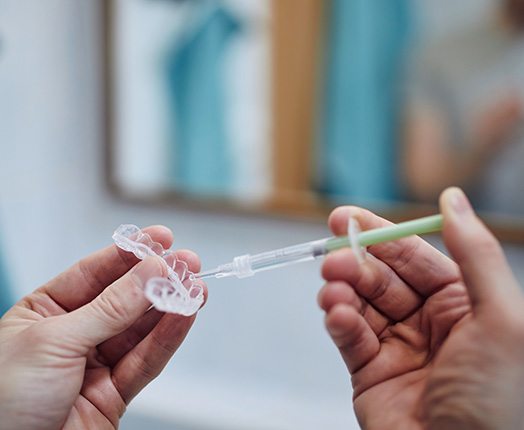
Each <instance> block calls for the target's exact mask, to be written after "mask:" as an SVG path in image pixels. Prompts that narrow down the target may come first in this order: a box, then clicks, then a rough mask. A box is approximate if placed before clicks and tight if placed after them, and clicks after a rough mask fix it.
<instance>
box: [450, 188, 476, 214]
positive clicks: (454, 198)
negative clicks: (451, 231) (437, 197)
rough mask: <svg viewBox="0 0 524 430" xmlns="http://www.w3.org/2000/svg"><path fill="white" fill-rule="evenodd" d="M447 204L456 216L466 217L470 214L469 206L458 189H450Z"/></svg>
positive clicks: (464, 196) (466, 199)
mask: <svg viewBox="0 0 524 430" xmlns="http://www.w3.org/2000/svg"><path fill="white" fill-rule="evenodd" d="M448 202H449V204H450V207H451V209H452V210H453V212H454V213H455V214H457V215H466V214H468V213H470V212H472V208H471V204H470V203H469V200H468V198H467V197H466V195H465V194H464V192H463V191H462V190H461V189H460V188H451V189H450V190H449V191H448Z"/></svg>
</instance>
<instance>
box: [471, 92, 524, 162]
mask: <svg viewBox="0 0 524 430" xmlns="http://www.w3.org/2000/svg"><path fill="white" fill-rule="evenodd" d="M521 121H522V105H521V102H520V100H519V99H518V98H517V97H515V96H509V97H506V98H503V99H501V100H499V101H497V102H496V103H493V104H492V105H491V106H489V107H488V108H487V109H486V110H484V111H483V112H482V113H481V114H480V115H479V116H478V117H477V118H476V120H475V122H474V123H473V129H472V131H471V133H472V136H471V141H472V145H473V151H474V154H478V155H479V156H481V157H489V156H491V155H492V154H493V152H494V151H496V150H497V149H499V148H500V147H501V146H502V145H504V144H505V143H506V142H507V141H508V137H509V136H510V135H511V133H512V132H513V131H514V130H515V127H516V126H517V124H518V123H519V122H521Z"/></svg>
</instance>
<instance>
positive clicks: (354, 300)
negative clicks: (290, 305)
mask: <svg viewBox="0 0 524 430" xmlns="http://www.w3.org/2000/svg"><path fill="white" fill-rule="evenodd" d="M317 299H318V304H319V306H320V307H321V308H322V309H323V310H324V311H325V312H327V313H329V311H330V310H331V309H332V308H333V307H334V306H336V305H337V304H339V303H342V304H346V305H349V306H352V307H353V308H355V310H356V311H357V312H358V313H360V314H361V315H362V316H363V317H364V319H365V320H366V322H367V323H368V324H369V326H370V327H371V330H373V332H374V333H375V334H376V335H377V336H378V335H379V334H380V333H382V332H383V331H384V329H385V328H386V327H387V326H388V325H389V324H390V321H389V320H388V319H387V318H386V317H384V315H382V314H381V313H380V312H378V311H377V310H376V309H375V308H374V307H373V306H371V305H370V304H369V303H368V302H367V301H366V300H365V299H363V298H361V297H359V296H358V295H357V293H356V292H355V290H354V289H353V288H352V287H351V286H350V285H348V284H346V283H345V282H343V281H334V282H328V283H327V284H326V285H324V287H322V289H321V290H320V292H319V294H318V298H317Z"/></svg>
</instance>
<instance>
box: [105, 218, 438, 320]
mask: <svg viewBox="0 0 524 430" xmlns="http://www.w3.org/2000/svg"><path fill="white" fill-rule="evenodd" d="M441 229H442V215H440V214H439V215H432V216H428V217H425V218H419V219H415V220H412V221H406V222H403V223H400V224H393V225H391V226H387V227H382V228H377V229H373V230H368V231H362V232H361V231H360V229H359V226H358V223H357V222H356V220H355V219H354V218H350V219H349V222H348V235H347V236H337V237H329V238H326V239H320V240H315V241H312V242H306V243H302V244H300V245H294V246H289V247H286V248H281V249H276V250H273V251H268V252H262V253H260V254H254V255H249V254H246V255H240V256H238V257H235V258H234V259H233V261H232V262H230V263H226V264H222V265H220V266H218V267H216V268H215V269H212V270H207V271H204V272H200V273H197V274H194V273H192V272H190V271H189V270H188V268H187V264H186V263H185V262H183V261H181V260H178V259H177V258H176V256H175V254H174V253H173V252H172V251H170V250H164V249H163V247H162V245H160V244H159V243H156V242H153V241H152V240H151V237H150V236H149V235H148V234H146V233H143V232H142V231H141V230H140V229H139V228H138V227H136V226H133V225H122V226H120V227H119V228H118V229H117V230H116V231H115V233H114V234H113V239H114V241H115V243H116V244H117V246H119V247H120V248H122V249H123V250H125V251H128V252H133V253H134V254H135V255H136V257H138V258H140V259H144V258H145V257H146V256H148V255H158V256H160V257H162V258H163V259H164V261H165V262H166V264H167V268H168V278H167V279H165V278H153V279H151V280H149V282H148V283H147V285H146V288H145V295H146V297H147V298H148V299H149V300H150V301H151V303H153V305H154V306H155V308H157V309H159V310H161V311H164V312H172V313H178V314H182V315H192V314H194V313H195V312H196V311H197V310H198V309H199V308H200V306H201V305H202V303H203V301H204V293H203V291H204V290H203V286H202V284H200V283H199V279H204V278H225V277H228V276H236V277H238V278H246V277H249V276H253V275H254V274H255V273H257V272H261V271H263V270H270V269H274V268H277V267H283V266H288V265H291V264H295V263H300V262H304V261H310V260H314V259H316V258H319V257H322V256H324V255H326V254H328V253H329V252H332V251H335V250H337V249H341V248H348V247H349V248H352V249H353V251H354V252H355V255H356V258H357V259H358V260H359V261H360V262H362V261H363V259H364V257H365V255H366V247H367V246H370V245H376V244H378V243H382V242H388V241H391V240H397V239H401V238H403V237H407V236H412V235H422V234H428V233H435V232H438V231H440V230H441Z"/></svg>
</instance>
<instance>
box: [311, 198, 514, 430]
mask: <svg viewBox="0 0 524 430" xmlns="http://www.w3.org/2000/svg"><path fill="white" fill-rule="evenodd" d="M440 204H441V212H442V213H443V215H444V231H443V236H444V241H445V244H446V246H447V248H448V250H449V251H450V253H451V255H452V256H453V258H454V259H455V261H456V262H457V263H455V262H453V261H452V260H450V259H449V258H448V257H446V256H444V255H443V254H441V253H440V252H439V251H437V250H436V249H434V248H433V247H431V246H430V245H429V244H428V243H427V242H425V241H424V240H422V239H421V238H419V237H411V238H406V239H402V240H398V241H395V242H389V243H384V244H379V245H374V246H371V247H370V248H369V249H368V252H369V253H370V254H369V256H368V257H367V258H366V261H365V262H364V263H363V264H362V265H359V264H358V263H357V261H356V260H355V256H354V255H353V253H352V252H351V251H350V250H349V249H345V250H340V251H337V252H335V253H333V254H332V255H329V256H328V257H327V258H326V260H325V263H324V266H323V276H324V278H325V279H326V280H327V284H326V285H325V286H324V287H323V289H322V290H321V291H320V293H319V303H320V306H321V307H322V308H323V309H324V310H325V311H326V326H327V329H328V331H329V333H330V335H331V337H332V338H333V340H334V342H335V344H336V345H337V347H338V348H339V350H340V353H341V355H342V358H343V359H344V361H345V363H346V365H347V368H348V370H349V372H350V374H351V378H352V384H353V388H354V399H353V402H354V408H355V412H356V415H357V418H358V420H359V422H360V424H361V425H362V427H363V428H366V429H397V428H398V429H516V428H519V429H521V428H522V426H523V423H524V400H523V399H524V366H523V364H522V363H524V312H523V309H524V298H523V294H522V292H521V290H520V288H519V285H518V284H517V282H516V280H515V278H514V277H513V274H512V273H511V270H510V268H509V267H508V264H507V262H506V260H505V257H504V255H503V252H502V250H501V248H500V246H499V244H498V242H497V241H496V239H495V238H494V237H493V236H492V235H491V233H490V232H489V231H488V230H487V229H486V227H485V226H484V225H483V224H482V223H481V221H480V220H479V219H478V218H477V217H476V215H475V214H474V212H473V211H472V209H471V207H470V206H469V203H468V201H467V199H466V197H465V196H464V194H463V193H462V192H461V191H460V190H459V189H457V188H451V189H449V190H447V191H446V192H445V193H444V194H443V195H442V196H441V201H440ZM349 216H354V217H356V218H357V219H358V221H359V223H360V225H361V226H362V228H363V229H364V230H367V229H372V228H377V227H381V226H384V225H388V224H390V223H389V222H387V221H385V220H384V219H382V218H379V217H378V216H376V215H374V214H372V213H371V212H368V211H366V210H364V209H359V208H355V207H342V208H338V209H336V210H335V211H334V212H333V213H332V214H331V217H330V220H329V224H330V226H331V229H332V230H333V232H334V233H335V234H338V235H342V234H345V228H346V226H347V219H348V217H349Z"/></svg>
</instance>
